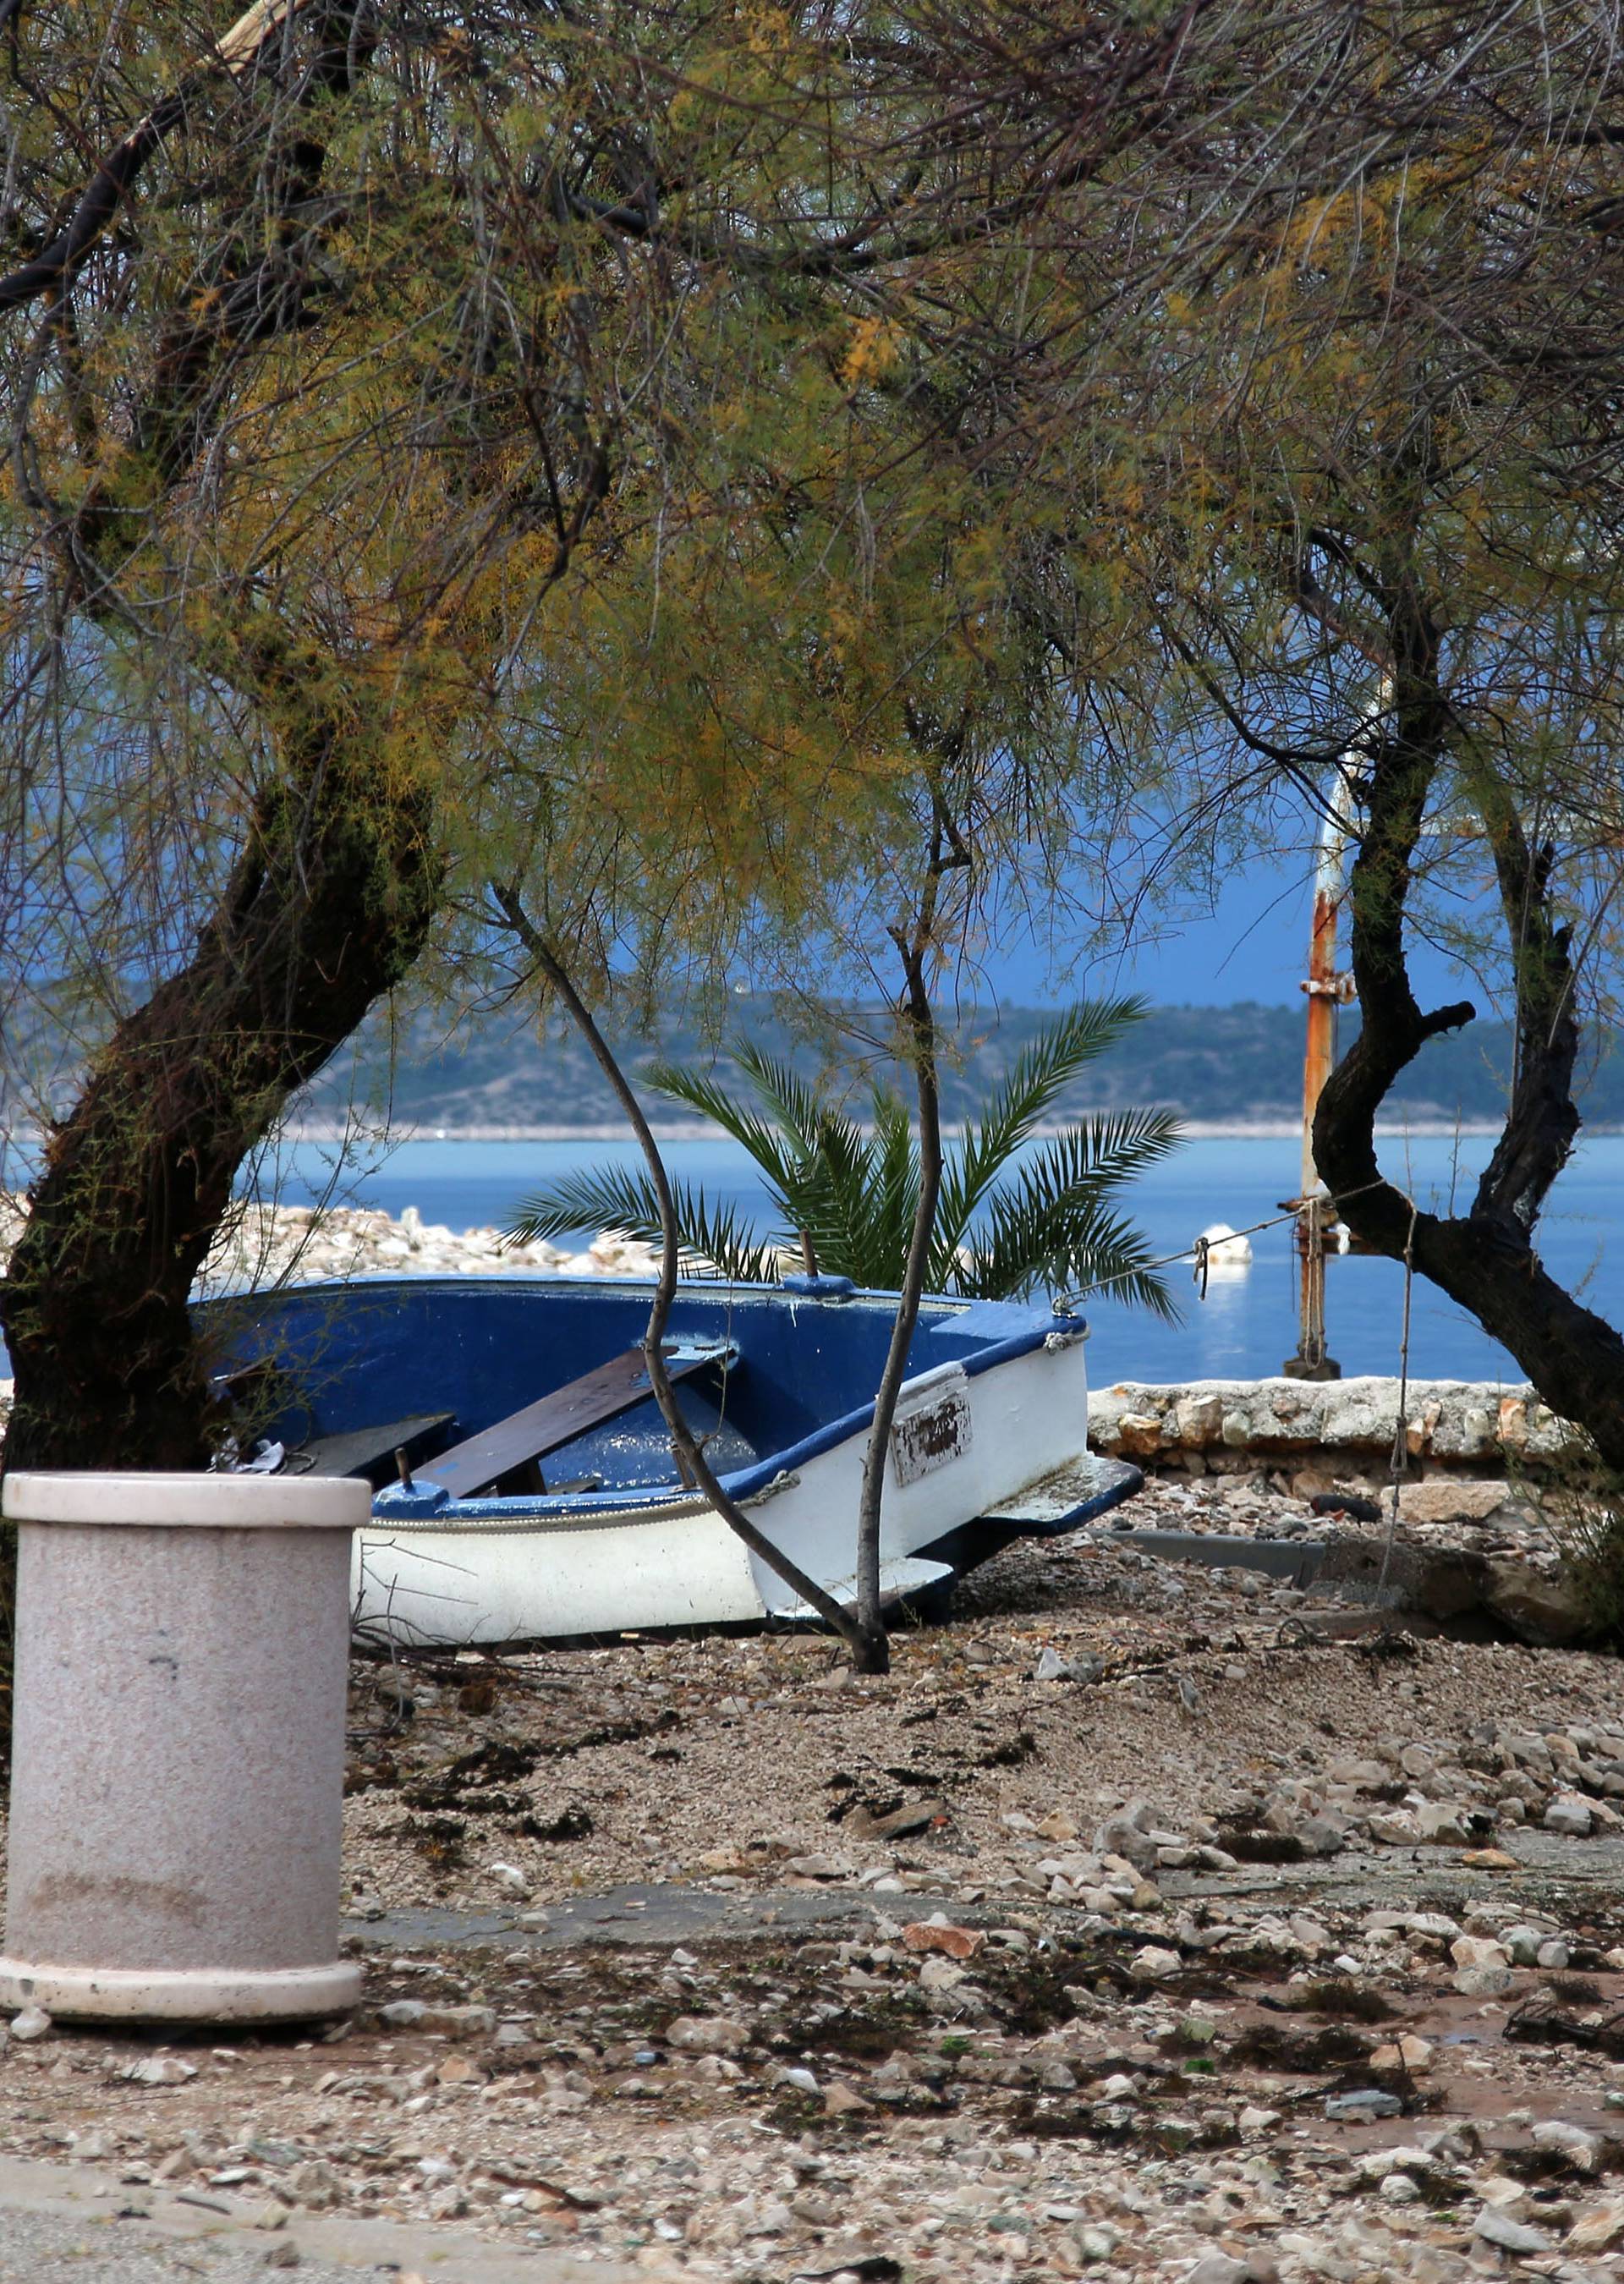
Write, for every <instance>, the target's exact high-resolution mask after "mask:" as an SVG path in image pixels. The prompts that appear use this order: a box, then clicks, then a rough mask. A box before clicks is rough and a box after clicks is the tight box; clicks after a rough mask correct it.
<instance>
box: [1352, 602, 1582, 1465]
mask: <svg viewBox="0 0 1624 2284" xmlns="http://www.w3.org/2000/svg"><path fill="white" fill-rule="evenodd" d="M1393 626H1394V657H1395V661H1396V666H1395V671H1394V728H1393V731H1392V732H1391V734H1390V735H1389V736H1387V737H1386V739H1384V741H1383V744H1382V745H1381V747H1380V748H1379V749H1378V752H1377V754H1376V755H1375V758H1374V760H1373V762H1372V765H1371V770H1370V791H1369V805H1368V811H1367V817H1366V825H1365V831H1364V833H1363V835H1362V838H1361V840H1360V841H1359V844H1358V850H1357V854H1356V856H1355V862H1354V865H1353V870H1352V873H1351V875H1350V879H1349V883H1348V886H1349V901H1350V903H1351V905H1352V908H1353V930H1352V955H1353V966H1354V980H1355V984H1356V986H1357V989H1358V993H1359V1004H1360V1010H1361V1019H1362V1028H1361V1030H1360V1035H1359V1037H1358V1038H1357V1040H1356V1041H1355V1044H1354V1045H1353V1046H1352V1047H1351V1048H1350V1049H1349V1051H1348V1052H1347V1055H1346V1056H1345V1057H1344V1058H1343V1060H1342V1061H1341V1062H1340V1063H1339V1065H1338V1067H1337V1068H1336V1069H1335V1071H1333V1072H1332V1074H1331V1078H1330V1079H1329V1081H1328V1082H1327V1083H1326V1086H1325V1089H1324V1091H1323V1094H1322V1095H1321V1097H1320V1102H1319V1109H1318V1112H1317V1114H1316V1117H1315V1122H1314V1159H1315V1163H1316V1166H1317V1167H1318V1168H1319V1169H1320V1175H1321V1178H1322V1179H1323V1182H1324V1184H1325V1186H1326V1188H1327V1189H1328V1190H1329V1191H1330V1192H1331V1194H1332V1196H1333V1197H1334V1198H1335V1200H1336V1202H1337V1208H1338V1211H1339V1214H1340V1215H1341V1216H1342V1219H1343V1220H1344V1221H1345V1222H1346V1223H1347V1226H1348V1228H1349V1229H1350V1230H1352V1232H1354V1234H1355V1237H1357V1238H1358V1239H1359V1240H1361V1241H1362V1243H1363V1244H1365V1245H1367V1246H1369V1247H1370V1248H1372V1249H1373V1250H1374V1251H1376V1252H1378V1253H1384V1254H1386V1255H1389V1256H1390V1257H1391V1258H1392V1259H1394V1260H1398V1261H1401V1260H1403V1259H1404V1258H1405V1256H1406V1254H1407V1253H1408V1255H1409V1258H1410V1259H1411V1260H1412V1261H1413V1262H1414V1264H1415V1266H1416V1268H1417V1271H1419V1272H1420V1274H1421V1275H1422V1276H1424V1277H1425V1278H1427V1279H1430V1280H1431V1281H1432V1283H1433V1284H1434V1285H1437V1286H1439V1287H1441V1289H1442V1290H1443V1291H1444V1292H1446V1293H1447V1294H1448V1295H1449V1297H1450V1299H1451V1300H1452V1301H1457V1302H1459V1303H1460V1305H1461V1306H1462V1307H1463V1308H1464V1309H1466V1310H1469V1311H1470V1312H1471V1314H1472V1316H1473V1317H1475V1318H1477V1320H1478V1322H1479V1323H1480V1325H1481V1326H1483V1328H1484V1330H1485V1331H1486V1332H1487V1333H1488V1334H1491V1335H1492V1336H1493V1337H1494V1338H1495V1340H1497V1341H1500V1343H1501V1344H1502V1346H1503V1347H1504V1348H1506V1349H1510V1351H1511V1354H1512V1356H1513V1357H1516V1359H1517V1361H1518V1363H1519V1365H1521V1366H1522V1368H1523V1370H1524V1371H1525V1372H1526V1373H1527V1375H1528V1378H1529V1380H1530V1381H1532V1382H1533V1384H1534V1388H1536V1389H1537V1390H1538V1392H1539V1394H1540V1395H1541V1396H1542V1397H1543V1399H1544V1401H1545V1402H1546V1403H1547V1404H1549V1405H1550V1408H1551V1410H1552V1411H1553V1412H1556V1413H1558V1416H1559V1417H1561V1418H1562V1419H1565V1420H1573V1421H1574V1422H1576V1423H1577V1425H1578V1426H1580V1427H1582V1428H1584V1429H1585V1430H1586V1431H1587V1433H1588V1434H1589V1435H1590V1436H1591V1438H1592V1439H1593V1440H1594V1442H1595V1443H1596V1446H1597V1450H1598V1451H1599V1452H1600V1454H1601V1456H1602V1459H1604V1462H1605V1463H1606V1465H1607V1466H1608V1467H1610V1468H1612V1469H1613V1470H1615V1471H1617V1472H1618V1473H1620V1474H1624V1335H1620V1333H1619V1332H1618V1330H1617V1329H1616V1328H1615V1327H1614V1326H1612V1325H1610V1324H1609V1323H1608V1322H1607V1321H1606V1319H1605V1318H1603V1317H1598V1316H1597V1314H1596V1312H1595V1311H1594V1310H1590V1309H1587V1308H1586V1307H1585V1306H1584V1305H1583V1303H1582V1302H1580V1301H1578V1300H1575V1298H1574V1297H1573V1295H1572V1294H1571V1293H1569V1292H1567V1291H1566V1290H1565V1288H1564V1287H1562V1286H1560V1285H1558V1283H1557V1281H1556V1279H1554V1278H1553V1277H1552V1276H1551V1275H1550V1272H1549V1271H1548V1270H1547V1269H1546V1268H1545V1267H1544V1265H1543V1263H1542V1262H1541V1260H1540V1257H1539V1255H1538V1253H1537V1252H1536V1250H1535V1248H1534V1227H1535V1224H1536V1221H1537V1217H1538V1215H1539V1212H1540V1208H1541V1207H1542V1205H1543V1203H1544V1201H1545V1198H1546V1196H1547V1194H1548V1193H1549V1191H1550V1185H1551V1184H1552V1183H1553V1182H1554V1181H1555V1180H1556V1177H1557V1176H1558V1174H1559V1173H1560V1172H1561V1170H1562V1168H1563V1166H1564V1165H1565V1163H1566V1161H1567V1157H1568V1154H1569V1153H1570V1151H1571V1150H1572V1148H1573V1138H1574V1136H1575V1135H1576V1134H1577V1132H1578V1130H1579V1124H1580V1119H1579V1113H1578V1109H1577V1107H1576V1106H1575V1104H1574V1102H1573V1068H1574V1064H1575V1061H1576V1059H1577V1055H1578V1048H1579V1027H1578V1018H1577V1014H1576V1012H1575V1005H1574V983H1575V977H1574V974H1573V958H1572V945H1571V942H1570V939H1569V935H1568V931H1567V930H1566V929H1565V927H1562V926H1560V925H1559V924H1558V921H1557V920H1556V918H1555V916H1554V914H1553V912H1552V911H1551V905H1550V894H1549V882H1550V872H1551V868H1552V863H1553V857H1552V852H1551V851H1550V849H1531V848H1530V847H1529V845H1528V842H1527V840H1526V835H1525V833H1524V831H1523V827H1522V822H1521V818H1520V817H1519V814H1518V811H1517V809H1516V806H1515V802H1514V801H1513V800H1512V798H1511V795H1510V794H1509V793H1508V792H1507V790H1506V788H1505V787H1504V786H1503V785H1502V784H1500V783H1499V782H1498V781H1497V780H1495V779H1492V778H1485V780H1484V782H1483V783H1482V784H1481V785H1480V786H1476V787H1474V789H1473V790H1474V793H1475V794H1476V795H1477V802H1478V808H1479V811H1480V815H1481V817H1482V819H1483V824H1484V828H1485V831H1486V833H1487V836H1488V841H1489V845H1490V848H1491V849H1492V851H1493V855H1494V859H1495V872H1496V877H1497V880H1498V885H1499V892H1500V903H1501V910H1502V913H1503V917H1504V919H1505V922H1506V926H1507V928H1508V931H1509V933H1510V936H1511V946H1512V950H1513V956H1514V960H1515V968H1516V981H1517V1061H1516V1068H1515V1070H1514V1073H1513V1077H1512V1085H1511V1100H1510V1105H1509V1107H1508V1110H1507V1115H1506V1120H1505V1124H1504V1127H1503V1130H1502V1132H1501V1135H1500V1138H1499V1141H1498V1143H1497V1144H1496V1146H1495V1152H1494V1154H1493V1156H1492V1158H1491V1160H1490V1162H1489V1164H1488V1167H1487V1169H1486V1171H1485V1173H1484V1175H1483V1177H1482V1180H1481V1181H1480V1184H1479V1185H1478V1190H1477V1193H1476V1195H1475V1197H1474V1198H1473V1200H1472V1207H1471V1209H1470V1211H1469V1212H1467V1213H1465V1214H1462V1215H1449V1216H1443V1215H1438V1214H1432V1213H1425V1212H1422V1211H1419V1210H1417V1209H1416V1208H1413V1207H1412V1205H1411V1202H1410V1201H1409V1199H1408V1198H1407V1197H1406V1196H1405V1195H1404V1193H1403V1192H1402V1191H1401V1190H1399V1189H1397V1188H1395V1187H1394V1185H1392V1184H1391V1183H1389V1182H1387V1181H1386V1180H1384V1179H1383V1177H1382V1175H1381V1172H1380V1169H1379V1166H1378V1158H1377V1150H1376V1120H1377V1117H1378V1114H1379V1112H1380V1110H1381V1108H1382V1106H1383V1104H1384V1103H1385V1102H1386V1098H1387V1095H1388V1093H1389V1091H1390V1090H1391V1089H1392V1086H1393V1084H1394V1081H1395V1080H1396V1079H1397V1077H1398V1076H1399V1074H1400V1072H1401V1071H1402V1070H1403V1069H1404V1068H1405V1067H1406V1065H1407V1064H1409V1063H1410V1062H1411V1061H1413V1060H1414V1059H1415V1057H1416V1056H1417V1054H1419V1053H1420V1052H1421V1050H1422V1048H1423V1047H1424V1046H1425V1044H1426V1042H1427V1041H1428V1040H1429V1039H1431V1038H1434V1037H1436V1036H1438V1035H1439V1033H1441V1032H1442V1031H1447V1030H1453V1029H1458V1028H1459V1027H1460V1026H1461V1025H1462V1024H1464V1023H1469V1022H1471V1021H1472V1019H1473V1016H1474V1014H1475V1013H1476V1010H1475V1009H1474V1008H1473V1007H1472V1005H1471V1004H1470V1003H1469V1002H1465V1001H1463V1002H1461V1003H1459V1004H1457V1005H1451V1006H1447V1007H1440V1008H1436V1009H1434V1010H1433V1011H1432V1012H1431V1013H1424V1012H1423V1011H1422V1009H1421V1007H1420V1006H1419V1005H1418V1004H1417V999H1416V997H1415V993H1414V990H1413V989H1412V987H1411V983H1410V977H1409V964H1408V961H1407V958H1406V956H1405V945H1404V908H1405V902H1406V898H1407V896H1408V892H1409V880H1410V877H1411V872H1412V867H1413V864H1414V860H1415V856H1416V850H1417V844H1418V843H1419V841H1420V838H1421V833H1422V828H1423V821H1424V817H1425V808H1426V802H1427V797H1428V794H1429V793H1430V791H1431V789H1432V786H1433V781H1434V779H1435V778H1436V775H1437V772H1438V770H1439V768H1440V766H1441V760H1442V756H1443V753H1444V749H1445V745H1446V741H1447V739H1448V735H1449V728H1450V721H1449V711H1448V705H1447V702H1446V700H1445V699H1444V697H1443V694H1442V692H1441V689H1440V686H1439V679H1438V662H1439V646H1440V638H1439V634H1438V630H1437V628H1436V626H1435V624H1434V623H1433V620H1432V618H1431V615H1430V614H1428V613H1427V612H1426V611H1425V608H1424V607H1422V606H1420V605H1419V604H1417V603H1416V602H1415V601H1414V599H1413V598H1410V597H1409V596H1403V597H1401V598H1400V603H1399V607H1397V608H1396V609H1395V611H1394V618H1393Z"/></svg>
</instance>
